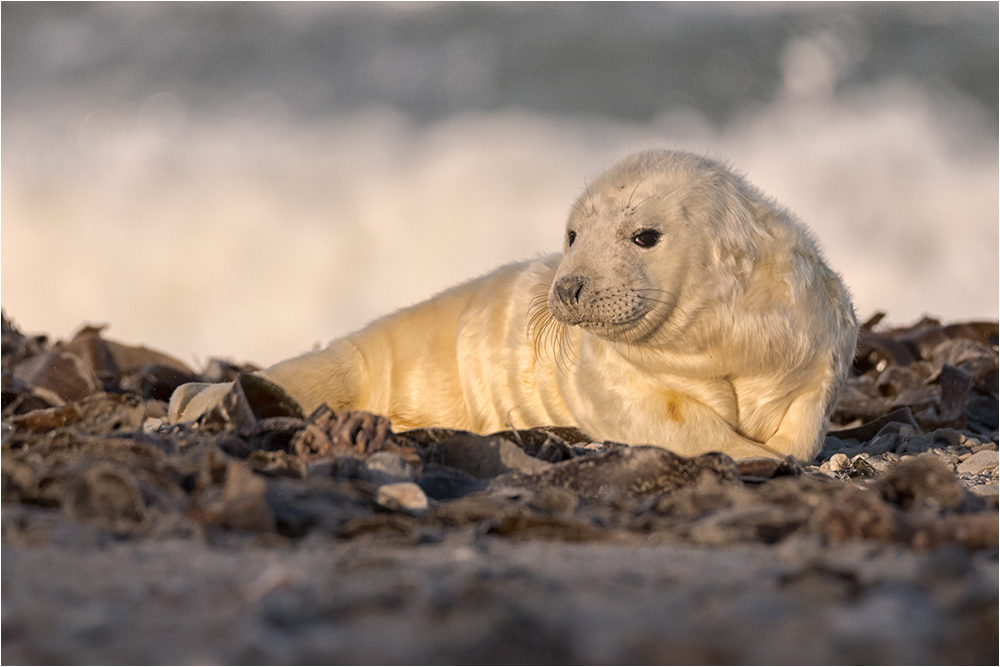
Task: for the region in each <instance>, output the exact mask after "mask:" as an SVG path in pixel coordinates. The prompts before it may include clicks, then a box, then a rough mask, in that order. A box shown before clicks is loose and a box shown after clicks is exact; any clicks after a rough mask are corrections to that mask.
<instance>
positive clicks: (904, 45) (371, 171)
mask: <svg viewBox="0 0 1000 667" xmlns="http://www.w3.org/2000/svg"><path fill="white" fill-rule="evenodd" d="M0 26H2V39H0V48H2V60H0V65H2V95H0V107H2V144H0V152H2V185H0V187H2V191H0V194H2V197H0V199H2V227H0V230H2V235H0V250H2V261H0V265H2V266H0V268H2V278H0V290H2V295H0V296H2V306H3V308H4V310H5V311H6V313H7V315H8V317H12V318H14V319H15V321H16V322H17V323H18V324H19V325H20V326H21V327H22V328H23V329H24V330H26V331H29V332H45V333H49V334H51V335H52V336H54V337H58V338H63V337H68V336H70V335H71V334H72V333H73V332H74V331H75V330H76V329H77V328H78V327H79V326H80V325H82V324H84V323H88V322H89V323H94V324H100V323H107V324H109V325H110V328H109V329H108V330H107V335H109V336H110V337H112V338H115V339H118V340H122V341H126V342H132V343H143V344H146V345H148V346H151V347H154V348H158V349H161V350H163V351H166V352H169V353H172V354H174V355H176V356H178V357H180V358H182V359H184V360H185V361H188V362H191V363H192V364H193V365H195V366H196V367H200V366H201V364H202V363H204V361H205V360H207V358H208V357H210V356H225V357H230V358H233V359H235V360H237V361H253V362H255V363H258V364H261V365H269V364H271V363H274V362H276V361H279V360H281V359H283V358H286V357H289V356H292V355H294V354H296V353H299V352H302V351H305V350H308V349H311V348H313V347H314V346H316V345H320V344H325V343H326V342H327V341H329V340H331V339H333V338H336V337H338V336H340V335H343V334H345V333H347V332H349V331H352V330H354V329H357V328H359V327H361V326H363V325H364V324H365V323H367V322H368V321H370V320H372V319H374V318H376V317H378V316H380V315H383V314H385V313H388V312H390V311H392V310H394V309H397V308H400V307H403V306H406V305H409V304H412V303H416V302H418V301H421V300H423V299H424V298H426V297H428V296H430V295H431V294H434V293H435V292H438V291H440V290H442V289H444V288H446V287H448V286H450V285H453V284H455V283H457V282H459V281H462V280H465V279H468V278H470V277H473V276H477V275H481V274H483V273H487V272H489V271H490V270H492V269H493V268H495V267H497V266H499V265H501V264H504V263H508V262H512V261H517V260H522V259H529V258H532V257H535V256H537V255H541V254H546V253H549V252H555V251H558V249H559V248H560V239H561V237H562V233H563V224H564V220H565V216H566V213H567V211H568V209H569V206H570V204H571V202H572V201H573V199H574V198H575V197H576V195H577V194H578V193H579V192H580V191H581V190H582V189H583V187H584V185H585V184H586V183H587V182H588V180H591V179H593V178H595V177H596V176H597V175H599V174H600V173H601V172H602V171H603V170H604V169H605V168H607V167H608V166H610V165H611V163H613V162H614V161H615V160H617V159H618V158H620V157H622V156H624V155H626V154H628V153H630V152H632V151H635V150H639V149H644V148H648V147H654V146H666V147H676V148H683V149H690V150H696V151H700V152H704V153H707V154H709V155H712V156H715V157H721V158H725V159H727V160H728V161H730V162H731V164H733V165H734V166H735V167H736V168H737V169H739V170H740V171H742V172H744V173H745V174H747V175H748V177H749V179H750V180H751V181H752V182H753V183H755V184H756V185H757V186H759V187H760V188H761V189H763V190H764V191H765V192H766V193H768V194H769V195H771V196H772V197H774V198H776V199H777V200H778V201H780V202H781V203H783V204H784V205H785V206H787V207H788V208H790V209H791V210H792V211H793V212H795V213H796V214H797V215H798V217H799V218H800V219H802V220H803V221H804V222H805V223H806V224H807V225H808V226H809V227H810V228H811V229H812V230H813V231H814V233H815V235H816V237H817V238H818V239H819V241H820V244H821V245H822V246H823V247H824V249H825V253H826V256H827V258H828V260H829V263H830V264H831V266H832V267H833V268H834V269H836V270H837V271H839V272H840V273H841V275H842V276H843V277H844V279H845V281H846V282H847V284H848V285H849V286H850V288H851V290H852V292H853V294H854V296H855V300H856V306H857V310H858V314H859V316H860V317H862V318H865V317H867V316H868V315H870V314H871V313H872V312H874V311H875V310H877V309H882V310H886V311H887V312H888V321H889V322H892V323H908V322H910V321H913V320H914V319H916V318H919V317H920V316H921V315H923V314H929V315H932V316H935V317H939V318H943V319H945V320H949V321H953V320H968V319H974V318H990V319H996V318H997V316H998V300H1000V297H998V213H1000V211H998V197H1000V188H998V182H1000V173H998V135H997V130H998V100H997V92H998V80H1000V75H998V5H997V4H996V3H959V2H954V3H953V2H946V3H912V4H911V3H885V4H882V3H858V4H855V3H816V4H814V3H792V4H771V3H766V4H754V3H736V4H730V3H704V4H700V3H699V4H684V3H679V4H675V3H637V4H633V3H611V4H605V3H587V4H575V3H559V4H535V3H516V4H485V3H482V4H479V3H477V4H465V3H446V4H435V3H430V4H424V3H400V4H395V3H378V4H376V3H357V4H355V3H334V4H326V3H308V4H295V3H276V4H270V3H250V4H229V3H222V4H214V3H212V4H200V3H176V4H175V3H171V4H158V3H137V4H132V3H110V4H104V3H82V4H62V3H7V2H5V3H3V4H2V21H0Z"/></svg>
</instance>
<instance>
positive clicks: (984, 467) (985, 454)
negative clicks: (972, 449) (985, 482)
mask: <svg viewBox="0 0 1000 667" xmlns="http://www.w3.org/2000/svg"><path fill="white" fill-rule="evenodd" d="M998 464H1000V454H998V453H997V452H995V451H991V450H984V451H980V452H976V453H975V454H973V455H972V456H970V457H969V458H967V459H965V460H964V461H962V462H961V463H959V464H958V472H959V473H969V474H973V475H977V474H979V473H982V472H987V471H989V470H991V469H993V468H996V467H997V465H998Z"/></svg>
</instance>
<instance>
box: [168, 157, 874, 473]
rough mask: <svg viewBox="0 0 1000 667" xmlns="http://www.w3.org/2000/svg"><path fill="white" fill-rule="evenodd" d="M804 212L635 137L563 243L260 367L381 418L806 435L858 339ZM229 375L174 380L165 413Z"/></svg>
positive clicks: (825, 409)
mask: <svg viewBox="0 0 1000 667" xmlns="http://www.w3.org/2000/svg"><path fill="white" fill-rule="evenodd" d="M857 330H858V325H857V320H856V318H855V315H854V309H853V307H852V305H851V299H850V296H849V294H848V291H847V289H846V288H845V287H844V285H843V283H842V282H841V280H840V278H839V277H838V276H837V274H836V273H834V272H833V271H832V270H830V268H828V267H827V265H826V264H825V262H824V261H823V257H822V255H821V254H820V252H819V250H818V249H817V247H816V244H815V242H814V241H813V240H812V238H811V236H810V234H809V233H808V232H807V231H806V229H805V228H804V227H803V226H802V225H801V224H799V223H798V222H797V221H796V220H795V219H794V218H793V217H792V216H791V215H790V214H789V213H788V212H787V211H786V210H784V209H783V208H781V207H780V206H778V205H777V204H776V203H775V202H773V201H772V200H770V199H769V198H767V197H765V196H764V195H763V194H762V193H761V192H760V191H759V190H757V189H756V188H755V187H753V186H752V185H750V184H749V183H748V182H747V181H746V180H745V179H744V178H743V177H742V176H740V175H738V174H736V173H735V172H734V171H732V170H731V169H729V168H727V167H726V166H725V165H723V164H722V163H720V162H717V161H714V160H710V159H707V158H704V157H701V156H697V155H693V154H690V153H684V152H677V151H667V150H653V151H647V152H643V153H638V154H635V155H632V156H630V157H627V158H625V159H624V160H622V161H621V162H619V163H618V164H616V165H614V166H613V167H611V169H609V170H608V171H607V172H605V173H604V174H603V175H601V176H600V177H599V178H598V179H597V180H596V181H594V182H593V183H592V184H591V185H590V186H589V187H587V188H586V191H585V192H584V193H583V194H582V195H581V196H580V197H579V198H578V199H577V200H576V202H575V204H574V205H573V206H572V208H571V211H570V213H569V218H568V221H567V224H566V233H565V237H564V243H563V252H562V255H554V256H550V257H547V258H543V259H539V260H536V261H529V262H524V263H519V264H511V265H508V266H504V267H502V268H500V269H498V270H496V271H495V272H493V273H491V274H489V275H486V276H483V277H481V278H478V279H475V280H472V281H470V282H467V283H464V284H462V285H459V286H457V287H454V288H452V289H450V290H448V291H446V292H443V293H441V294H439V295H437V296H435V297H434V298H432V299H430V300H429V301H426V302H424V303H421V304H418V305H416V306H412V307H410V308H406V309H403V310H400V311H398V312H396V313H394V314H392V315H389V316H387V317H384V318H382V319H379V320H377V321H375V322H374V323H372V324H370V325H368V326H367V327H366V328H364V329H362V330H360V331H358V332H356V333H353V334H350V335H348V336H346V337H344V338H341V339H339V340H335V341H333V342H332V343H331V344H330V345H329V346H328V347H327V348H325V349H323V350H320V351H316V352H309V353H306V354H303V355H301V356H299V357H296V358H293V359H290V360H287V361H283V362H280V363H278V364H276V365H274V366H272V367H270V368H268V369H266V370H264V371H261V372H260V374H261V375H262V376H264V377H265V378H267V379H270V380H271V381H273V382H275V383H277V384H278V385H279V386H281V387H282V388H284V389H285V390H286V391H287V392H288V393H289V394H290V395H291V396H292V397H294V398H295V399H296V400H297V401H298V402H299V403H300V404H301V405H302V407H303V409H304V410H306V411H307V412H308V411H311V410H313V409H314V408H316V407H318V406H319V405H321V404H322V403H326V404H327V405H328V406H329V407H330V408H332V409H333V410H342V409H354V410H364V411H368V412H374V413H378V414H383V415H386V416H388V417H389V418H390V419H391V420H392V422H393V425H394V428H396V429H398V430H402V429H411V428H419V427H428V426H446V427H451V428H458V429H464V430H469V431H475V432H478V433H490V432H495V431H499V430H502V429H506V428H530V427H533V426H540V425H563V426H576V427H578V428H580V429H582V430H583V431H584V432H585V433H587V434H588V435H590V436H591V437H593V438H594V439H596V440H610V441H616V442H623V443H629V444H653V445H659V446H662V447H665V448H667V449H670V450H672V451H674V452H675V453H678V454H682V455H694V454H700V453H704V452H708V451H721V452H724V453H726V454H729V455H730V456H732V457H734V458H742V457H750V456H771V457H784V456H787V455H792V456H794V457H796V458H797V459H800V460H802V461H808V460H811V459H812V458H813V457H814V456H815V455H816V453H817V452H818V451H819V449H820V447H821V445H822V441H823V437H824V431H825V429H826V427H827V425H828V417H829V414H830V412H831V411H832V409H833V405H834V402H835V400H836V395H837V390H838V388H839V386H840V385H841V383H842V382H843V380H844V378H845V377H846V375H847V371H848V367H849V364H850V363H851V361H852V359H853V357H854V351H855V347H856V343H857ZM229 388H230V385H228V384H223V385H206V384H190V385H184V386H182V387H180V388H178V389H177V391H176V392H175V393H174V395H173V396H172V398H171V402H170V417H171V419H172V420H173V421H184V420H189V419H193V418H196V417H197V416H199V415H200V414H202V413H203V412H205V411H206V410H208V409H210V408H211V407H212V406H213V405H214V404H215V403H217V402H218V401H219V400H220V398H221V397H222V396H223V395H224V394H225V392H226V391H228V390H229Z"/></svg>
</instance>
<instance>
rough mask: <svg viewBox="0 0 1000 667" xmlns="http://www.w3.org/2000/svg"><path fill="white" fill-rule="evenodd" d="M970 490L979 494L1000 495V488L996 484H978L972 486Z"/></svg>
mask: <svg viewBox="0 0 1000 667" xmlns="http://www.w3.org/2000/svg"><path fill="white" fill-rule="evenodd" d="M969 491H972V492H973V493H974V494H976V495H977V496H993V497H994V498H996V497H997V496H1000V488H998V487H997V485H996V484H976V485H975V486H970V487H969Z"/></svg>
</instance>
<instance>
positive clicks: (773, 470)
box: [736, 456, 802, 484]
mask: <svg viewBox="0 0 1000 667" xmlns="http://www.w3.org/2000/svg"><path fill="white" fill-rule="evenodd" d="M736 467H737V469H738V470H739V471H740V478H741V479H742V480H743V483H744V484H760V483H762V482H766V481H767V480H769V479H774V478H775V477H797V476H798V475H801V474H802V466H801V465H799V463H798V461H796V460H795V457H793V456H789V457H786V458H785V459H784V460H780V461H779V460H778V459H772V458H764V457H759V458H757V457H754V458H746V459H740V460H738V461H737V462H736Z"/></svg>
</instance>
